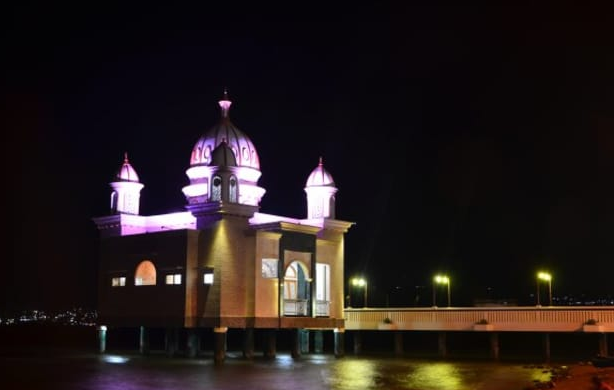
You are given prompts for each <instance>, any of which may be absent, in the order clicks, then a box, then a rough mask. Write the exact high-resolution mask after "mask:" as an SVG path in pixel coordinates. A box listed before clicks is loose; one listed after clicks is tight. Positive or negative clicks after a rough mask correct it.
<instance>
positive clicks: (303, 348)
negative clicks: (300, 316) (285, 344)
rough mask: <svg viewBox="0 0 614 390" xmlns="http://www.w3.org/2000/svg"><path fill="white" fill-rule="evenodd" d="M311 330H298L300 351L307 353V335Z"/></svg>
mask: <svg viewBox="0 0 614 390" xmlns="http://www.w3.org/2000/svg"><path fill="white" fill-rule="evenodd" d="M310 333H311V331H310V330H309V329H301V331H300V338H301V340H300V343H301V353H302V354H303V353H309V352H310V350H309V335H310Z"/></svg>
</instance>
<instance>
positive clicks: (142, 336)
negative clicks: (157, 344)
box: [139, 326, 149, 355]
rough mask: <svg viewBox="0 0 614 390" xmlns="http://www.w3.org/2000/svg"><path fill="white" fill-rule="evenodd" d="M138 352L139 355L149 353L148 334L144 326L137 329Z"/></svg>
mask: <svg viewBox="0 0 614 390" xmlns="http://www.w3.org/2000/svg"><path fill="white" fill-rule="evenodd" d="M139 352H140V353H141V355H147V354H148V353H149V334H148V332H147V328H146V327H144V326H141V327H140V331H139Z"/></svg>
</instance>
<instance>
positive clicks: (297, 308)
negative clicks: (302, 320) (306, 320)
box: [284, 299, 330, 317]
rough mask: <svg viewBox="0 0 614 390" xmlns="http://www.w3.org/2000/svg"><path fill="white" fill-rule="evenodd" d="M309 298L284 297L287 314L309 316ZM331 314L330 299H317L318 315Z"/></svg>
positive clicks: (325, 315)
mask: <svg viewBox="0 0 614 390" xmlns="http://www.w3.org/2000/svg"><path fill="white" fill-rule="evenodd" d="M309 304H310V302H309V300H307V299H284V315H285V316H308V315H309ZM328 316H330V301H320V300H318V301H316V317H328Z"/></svg>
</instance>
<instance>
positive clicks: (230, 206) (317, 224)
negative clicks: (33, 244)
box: [93, 92, 353, 362]
mask: <svg viewBox="0 0 614 390" xmlns="http://www.w3.org/2000/svg"><path fill="white" fill-rule="evenodd" d="M219 106H220V109H221V118H220V120H219V121H218V123H217V124H216V125H214V126H213V127H212V128H210V129H209V130H208V131H206V132H205V133H204V134H203V135H202V136H201V137H200V138H198V140H197V141H196V143H195V144H194V147H193V149H192V151H191V154H190V160H189V162H190V165H189V167H188V169H187V170H186V175H187V176H188V179H189V184H188V185H187V186H185V187H184V188H183V189H182V191H183V194H184V195H185V198H186V205H185V208H186V211H182V212H174V213H169V214H161V215H148V216H145V215H140V214H139V206H140V191H141V190H142V189H143V187H144V183H141V182H140V181H139V176H138V174H137V172H136V171H135V169H134V168H133V166H132V165H131V163H130V161H129V159H128V156H127V155H125V156H124V161H123V163H122V164H121V166H120V168H119V171H118V172H117V175H116V176H115V177H114V178H113V181H112V182H111V183H110V187H111V195H110V206H111V207H110V215H107V216H100V217H96V218H93V220H94V222H95V223H96V225H97V227H98V230H99V234H100V237H101V240H100V266H99V280H98V282H99V285H98V318H99V320H98V322H99V330H100V333H99V335H100V336H101V339H100V340H101V350H102V351H104V348H105V345H106V329H109V328H121V327H134V328H139V329H140V346H141V350H142V351H145V350H146V349H147V346H148V329H152V328H158V329H160V328H161V329H164V330H165V348H166V349H167V351H168V352H169V353H170V354H172V353H174V351H176V350H178V340H180V339H181V338H185V340H186V344H185V349H186V351H187V353H188V355H189V356H196V355H197V354H198V351H199V348H200V337H201V335H202V334H203V332H207V331H212V332H213V340H214V342H213V356H214V359H215V361H216V362H222V361H223V360H224V359H225V350H226V345H227V337H228V330H229V329H233V330H235V329H236V330H239V331H240V333H242V335H243V336H242V337H243V343H242V345H243V354H244V356H246V357H251V356H253V353H254V334H255V330H257V331H258V334H259V335H260V334H263V335H264V336H263V337H264V339H265V340H264V341H263V345H264V347H263V353H264V355H265V356H274V355H275V351H276V333H277V331H279V330H284V331H290V332H291V334H292V335H293V336H292V343H291V345H292V346H291V349H292V355H293V356H297V355H300V353H301V352H304V348H302V347H301V345H302V343H304V337H305V336H306V337H308V336H309V332H310V331H311V332H322V331H331V332H333V337H332V339H333V340H334V350H335V354H336V355H338V356H340V355H343V348H344V346H343V336H344V318H343V316H344V312H343V309H344V291H343V287H344V235H345V233H346V232H347V231H348V229H349V228H350V227H351V226H352V225H353V223H352V222H347V221H343V220H338V219H336V216H335V196H336V193H337V188H336V187H335V182H334V180H333V177H332V176H331V174H330V173H329V172H328V171H327V170H326V169H325V168H324V164H323V162H322V159H321V158H320V161H319V162H318V164H317V166H316V167H315V168H314V169H313V171H312V172H311V174H310V175H309V176H308V177H307V179H306V184H305V194H306V197H305V198H306V202H307V215H306V218H303V219H298V218H293V217H285V216H279V215H273V214H265V213H261V212H260V211H259V209H260V201H261V199H262V197H263V196H264V195H265V192H266V191H265V189H264V188H262V187H260V186H259V185H258V180H259V178H260V176H261V172H260V157H259V155H258V152H257V151H256V148H255V146H254V144H253V143H252V142H251V140H250V138H249V137H248V136H247V135H246V134H245V133H243V132H242V131H241V130H239V129H238V128H237V127H236V126H235V125H234V124H233V123H232V122H231V120H230V117H229V111H230V106H231V101H230V100H229V98H228V94H227V93H226V92H224V96H223V98H222V99H221V100H220V101H219ZM180 335H183V336H185V337H183V336H182V337H181V338H180V337H179V336H180ZM302 339H303V340H302ZM301 340H302V341H301Z"/></svg>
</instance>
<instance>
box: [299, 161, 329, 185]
mask: <svg viewBox="0 0 614 390" xmlns="http://www.w3.org/2000/svg"><path fill="white" fill-rule="evenodd" d="M306 186H307V187H321V186H331V187H334V186H335V181H334V180H333V177H332V176H331V174H330V173H328V171H327V170H326V169H324V165H323V164H322V157H320V162H319V163H318V166H317V167H315V169H314V170H313V171H311V174H310V175H309V177H308V178H307V184H306Z"/></svg>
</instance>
